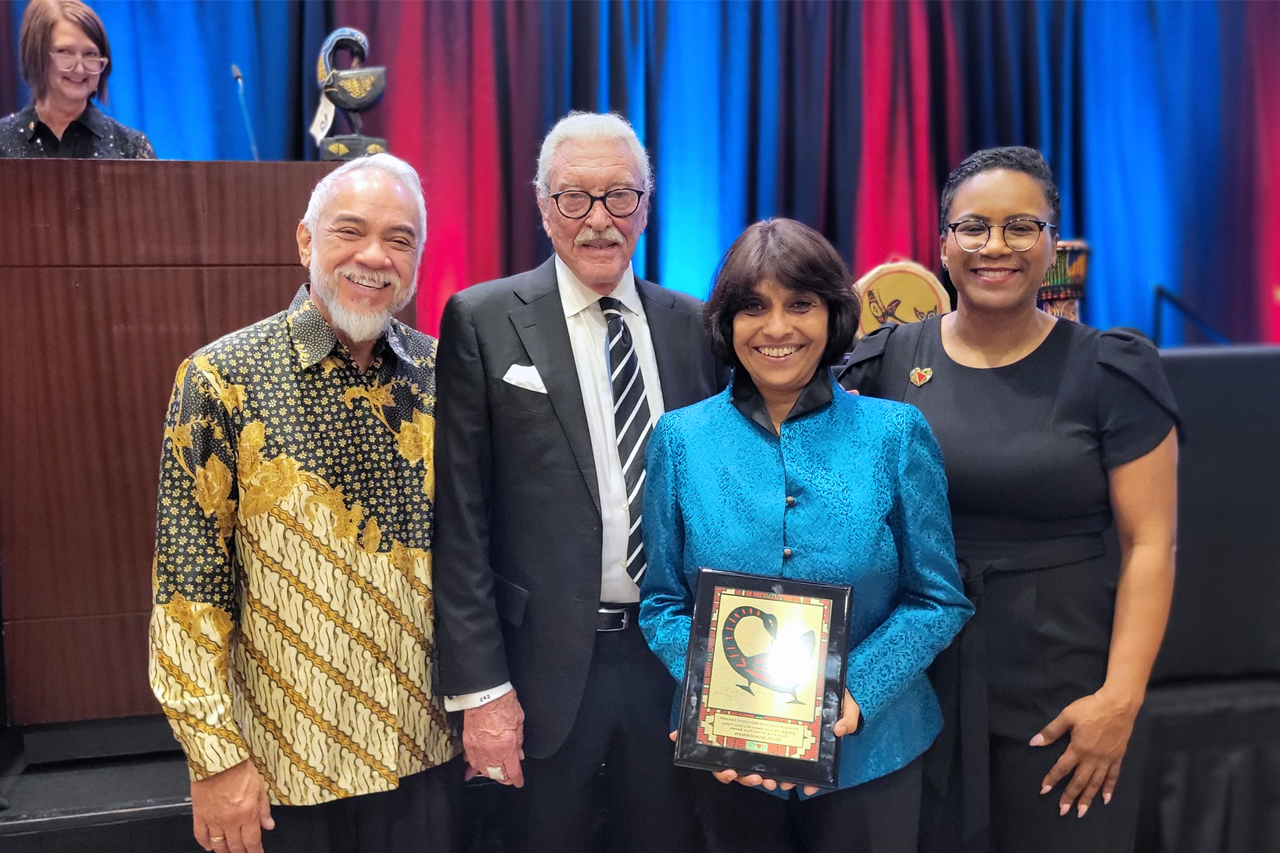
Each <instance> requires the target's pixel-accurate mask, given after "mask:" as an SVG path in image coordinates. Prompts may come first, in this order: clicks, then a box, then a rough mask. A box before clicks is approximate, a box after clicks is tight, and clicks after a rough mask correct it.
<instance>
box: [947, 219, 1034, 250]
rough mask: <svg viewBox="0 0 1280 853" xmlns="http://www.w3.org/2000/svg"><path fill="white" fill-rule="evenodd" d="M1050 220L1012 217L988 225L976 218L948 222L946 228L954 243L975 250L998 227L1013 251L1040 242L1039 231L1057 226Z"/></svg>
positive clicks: (985, 243) (983, 243) (989, 237)
mask: <svg viewBox="0 0 1280 853" xmlns="http://www.w3.org/2000/svg"><path fill="white" fill-rule="evenodd" d="M1057 227H1058V226H1056V225H1054V224H1053V223H1052V222H1043V221H1041V220H1039V219H1014V220H1013V221H1011V222H1006V223H1005V224H1003V225H988V224H987V223H985V222H979V221H978V220H976V219H966V220H964V221H963V222H948V223H947V228H949V229H950V230H951V233H952V234H953V235H954V236H955V238H956V245H957V246H959V247H960V248H961V249H964V250H965V251H966V252H977V251H979V250H980V249H982V248H983V247H984V246H986V245H987V241H988V240H990V239H991V231H992V230H993V229H995V228H999V229H1000V231H1001V236H1002V237H1004V244H1005V245H1006V246H1008V247H1009V248H1010V249H1013V250H1014V251H1015V252H1025V251H1027V250H1028V249H1030V248H1031V247H1032V246H1034V245H1035V244H1036V243H1038V242H1040V232H1041V231H1044V229H1046V228H1057Z"/></svg>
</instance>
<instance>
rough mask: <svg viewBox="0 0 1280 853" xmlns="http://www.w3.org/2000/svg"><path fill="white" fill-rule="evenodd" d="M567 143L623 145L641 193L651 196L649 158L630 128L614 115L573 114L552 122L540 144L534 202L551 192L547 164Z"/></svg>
mask: <svg viewBox="0 0 1280 853" xmlns="http://www.w3.org/2000/svg"><path fill="white" fill-rule="evenodd" d="M571 139H617V140H620V141H622V142H625V143H626V144H627V148H628V149H629V150H630V151H631V156H632V157H634V158H635V161H636V165H637V166H639V167H640V174H641V181H642V183H643V184H644V186H643V189H644V190H645V191H646V192H653V172H652V170H650V168H649V155H648V154H647V153H646V152H645V150H644V146H643V145H641V144H640V138H639V137H638V136H636V132H635V130H634V129H633V128H632V127H631V124H630V123H629V122H628V121H627V120H626V119H625V118H623V117H622V116H620V115H618V114H617V113H585V112H580V111H578V110H575V111H573V112H571V113H569V114H568V115H567V116H565V117H564V118H562V119H560V121H558V122H556V126H555V127H553V128H551V131H550V132H549V133H548V134H547V136H546V138H545V139H543V140H542V151H541V152H540V153H539V154H538V177H537V178H535V179H534V182H533V184H534V186H535V187H536V188H537V190H538V198H546V197H547V195H548V194H549V193H550V192H551V181H550V173H551V161H552V160H553V159H555V156H556V151H557V150H558V149H559V148H560V146H561V145H563V144H564V143H566V142H568V141H569V140H571Z"/></svg>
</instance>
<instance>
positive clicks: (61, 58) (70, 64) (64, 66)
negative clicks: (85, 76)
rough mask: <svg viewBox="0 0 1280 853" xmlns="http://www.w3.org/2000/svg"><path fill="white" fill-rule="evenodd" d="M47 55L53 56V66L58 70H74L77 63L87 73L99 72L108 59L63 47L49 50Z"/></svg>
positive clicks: (104, 66) (105, 65)
mask: <svg viewBox="0 0 1280 853" xmlns="http://www.w3.org/2000/svg"><path fill="white" fill-rule="evenodd" d="M49 55H50V56H52V57H53V67H54V68H56V69H58V70H59V71H75V70H76V66H77V65H83V66H84V70H85V71H86V72H87V73H89V74H101V73H102V72H103V71H104V70H106V67H107V63H108V62H109V61H110V60H108V59H107V58H106V57H105V56H99V55H98V54H96V53H78V52H76V51H74V50H70V49H68V48H65V47H64V48H59V49H58V50H51V51H49Z"/></svg>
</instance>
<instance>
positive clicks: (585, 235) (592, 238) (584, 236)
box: [573, 225, 627, 246]
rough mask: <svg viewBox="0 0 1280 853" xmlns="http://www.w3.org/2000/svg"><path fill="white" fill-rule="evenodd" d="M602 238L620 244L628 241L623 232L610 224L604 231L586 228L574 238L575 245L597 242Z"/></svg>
mask: <svg viewBox="0 0 1280 853" xmlns="http://www.w3.org/2000/svg"><path fill="white" fill-rule="evenodd" d="M601 240H608V241H609V242H611V243H618V244H622V243H625V242H627V241H626V240H625V239H624V238H623V236H622V232H621V231H619V230H618V229H617V228H616V227H614V226H612V225H610V226H609V227H608V228H606V229H604V230H603V231H597V230H596V229H594V228H585V229H583V230H582V231H579V232H578V235H577V236H576V237H574V238H573V245H575V246H581V245H582V244H583V243H597V242H599V241H601Z"/></svg>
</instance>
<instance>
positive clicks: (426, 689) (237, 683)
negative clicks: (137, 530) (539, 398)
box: [151, 288, 457, 805]
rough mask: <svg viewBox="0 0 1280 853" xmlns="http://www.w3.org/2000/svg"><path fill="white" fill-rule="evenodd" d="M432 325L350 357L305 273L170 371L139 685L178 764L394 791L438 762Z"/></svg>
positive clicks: (304, 784)
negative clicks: (265, 313) (150, 604)
mask: <svg viewBox="0 0 1280 853" xmlns="http://www.w3.org/2000/svg"><path fill="white" fill-rule="evenodd" d="M435 354H436V343H435V340H434V339H432V338H429V337H427V336H426V335H422V334H420V333H418V332H415V331H413V330H411V329H409V328H407V327H406V326H403V325H401V324H399V323H394V324H393V326H392V328H391V330H390V331H389V332H388V334H387V335H386V336H385V337H384V338H383V339H382V340H381V341H380V342H379V344H378V345H377V347H376V349H375V358H374V362H373V364H372V365H371V366H370V368H369V369H368V370H367V371H365V372H363V373H362V372H361V371H360V370H359V368H358V367H357V366H356V365H355V363H354V362H353V361H352V360H351V358H350V356H349V355H348V354H347V351H346V349H345V348H344V347H342V346H341V345H340V344H339V343H338V342H337V339H336V338H335V336H334V334H333V331H332V330H331V329H330V327H329V325H328V324H327V323H326V322H325V320H324V318H323V317H322V316H321V315H320V313H319V312H318V311H317V310H316V308H315V306H314V305H313V304H312V302H311V300H310V298H309V297H308V295H307V292H306V289H305V288H304V289H303V290H302V291H300V292H299V294H298V296H297V297H296V298H295V299H294V302H293V304H292V305H291V306H290V308H289V310H288V311H285V312H283V313H281V314H278V315H276V316H274V317H270V318H268V319H266V320H263V321H262V322H260V323H257V324H255V325H253V326H250V327H249V328H247V329H243V330H241V331H239V332H236V333H234V334H232V335H228V336H227V337H225V338H222V339H221V340H219V341H216V342H215V343H213V344H210V345H209V346H207V347H205V348H204V349H202V350H200V351H199V352H197V353H196V354H195V355H193V356H192V357H191V358H190V359H188V360H187V361H185V362H183V364H182V365H181V367H179V369H178V376H177V381H176V383H175V386H174V391H173V397H172V399H171V400H170V404H169V414H168V419H167V421H166V424H165V431H164V450H163V459H162V462H161V471H160V501H159V512H158V516H159V518H158V523H157V533H156V557H155V566H154V579H153V581H154V599H155V608H154V610H153V613H152V618H151V684H152V688H153V689H154V691H155V694H156V696H157V697H158V698H159V700H160V703H161V705H162V706H163V707H164V711H165V713H166V714H167V715H168V717H169V720H170V722H171V724H172V726H173V729H174V732H175V734H176V735H177V738H178V740H179V742H180V743H181V744H182V746H183V749H184V750H185V751H186V754H187V758H188V761H189V764H190V769H191V776H192V778H193V779H201V778H204V777H205V776H208V775H211V774H213V773H217V772H219V771H221V770H225V769H227V768H228V767H231V766H233V765H235V764H237V763H239V762H241V761H243V760H245V759H246V758H250V757H252V759H253V761H254V763H255V764H256V765H257V766H258V768H259V770H261V772H262V774H263V777H264V778H265V780H266V783H267V787H268V791H269V793H270V796H271V800H272V802H275V803H283V804H288V805H310V804H315V803H320V802H325V801H328V800H333V799H337V798H341V797H347V796H353V795H357V794H367V793H372V792H375V791H384V790H388V789H390V788H393V787H395V786H396V784H397V783H398V780H399V778H400V777H401V776H405V775H408V774H410V773H414V772H417V771H419V770H423V769H426V768H428V767H432V766H434V765H437V764H440V763H442V762H444V761H447V760H448V759H450V758H452V757H453V756H454V755H455V754H456V752H457V750H456V748H455V746H454V744H453V743H452V742H451V741H450V738H449V734H448V730H447V725H446V720H445V715H444V711H443V706H442V705H441V703H440V702H439V701H438V700H437V699H436V698H435V697H433V696H432V693H431V680H430V656H431V654H432V618H431V616H432V595H431V551H430V546H431V524H432V497H433V492H434V488H435V480H434V475H433V470H434V469H433V462H432V437H433V434H434V424H435V419H434V413H435Z"/></svg>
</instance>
